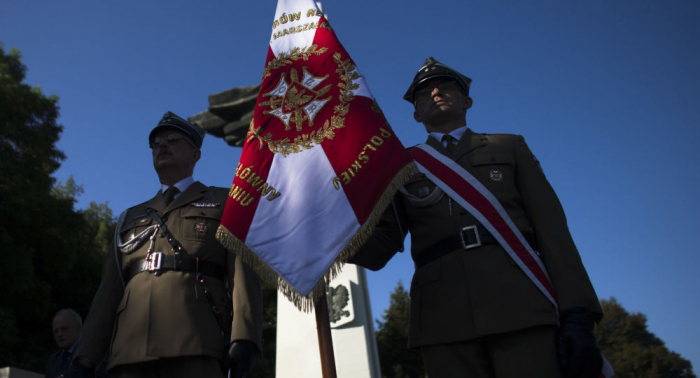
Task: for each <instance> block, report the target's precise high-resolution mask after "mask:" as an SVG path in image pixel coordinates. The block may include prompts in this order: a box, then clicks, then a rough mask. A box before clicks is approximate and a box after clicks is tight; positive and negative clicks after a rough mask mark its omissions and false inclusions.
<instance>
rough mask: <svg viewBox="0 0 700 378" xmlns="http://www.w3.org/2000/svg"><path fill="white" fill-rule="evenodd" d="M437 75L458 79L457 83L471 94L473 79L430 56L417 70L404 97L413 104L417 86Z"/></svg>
mask: <svg viewBox="0 0 700 378" xmlns="http://www.w3.org/2000/svg"><path fill="white" fill-rule="evenodd" d="M435 77H451V78H453V79H455V81H457V83H459V85H460V86H461V87H462V89H463V90H464V92H465V93H466V94H467V95H469V86H470V85H471V83H472V79H470V78H468V77H466V76H464V75H462V74H461V73H459V72H457V71H456V70H454V69H452V68H450V67H448V66H447V65H445V64H443V63H440V62H438V61H437V60H435V59H434V58H433V57H432V56H429V57H428V59H426V60H425V63H423V66H422V67H421V68H420V69H419V70H418V72H416V76H414V77H413V82H412V83H411V86H410V87H408V90H407V91H406V94H405V95H403V99H404V100H406V101H408V102H410V103H411V104H413V103H414V102H415V101H414V100H415V99H414V98H413V92H414V91H415V90H416V87H417V86H419V85H420V84H421V83H423V82H425V81H426V80H429V79H432V78H435Z"/></svg>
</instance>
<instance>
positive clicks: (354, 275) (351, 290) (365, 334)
mask: <svg viewBox="0 0 700 378" xmlns="http://www.w3.org/2000/svg"><path fill="white" fill-rule="evenodd" d="M277 298H278V299H277V356H276V359H277V366H276V370H277V371H276V375H275V377H276V378H298V377H304V378H322V374H321V358H320V352H319V347H318V335H317V333H316V318H315V315H314V313H313V312H311V313H305V312H301V311H299V310H298V309H297V308H296V307H295V306H294V305H293V304H292V303H291V302H290V301H289V300H287V298H285V297H284V296H282V295H278V296H277ZM328 307H329V310H328V312H329V318H330V321H331V334H332V337H333V351H334V354H335V365H336V370H337V373H338V378H354V377H363V378H364V377H369V378H380V377H381V370H380V368H379V355H378V353H377V343H376V339H375V337H374V326H373V323H374V320H373V318H372V309H371V307H370V302H369V293H368V291H367V278H366V276H365V271H364V268H360V267H357V266H355V265H352V264H347V265H345V266H344V267H343V271H342V272H341V273H340V274H339V275H338V277H336V278H335V279H334V280H333V281H331V284H330V289H329V295H328Z"/></svg>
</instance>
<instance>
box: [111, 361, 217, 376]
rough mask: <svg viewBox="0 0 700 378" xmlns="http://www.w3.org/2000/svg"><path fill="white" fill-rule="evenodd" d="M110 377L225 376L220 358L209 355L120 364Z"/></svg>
mask: <svg viewBox="0 0 700 378" xmlns="http://www.w3.org/2000/svg"><path fill="white" fill-rule="evenodd" d="M109 376H110V378H201V377H207V378H224V373H223V371H222V370H221V365H220V364H219V360H217V359H216V358H213V357H209V356H188V357H173V358H160V359H157V360H155V361H147V362H139V363H135V364H126V365H119V366H116V367H114V368H113V369H111V370H110V371H109Z"/></svg>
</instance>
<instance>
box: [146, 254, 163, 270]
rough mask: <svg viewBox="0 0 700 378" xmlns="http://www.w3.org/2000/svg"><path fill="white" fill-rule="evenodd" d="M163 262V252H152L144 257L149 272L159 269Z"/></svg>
mask: <svg viewBox="0 0 700 378" xmlns="http://www.w3.org/2000/svg"><path fill="white" fill-rule="evenodd" d="M162 263H163V252H152V253H150V255H149V256H148V258H147V259H146V268H147V269H148V271H149V272H154V271H157V270H160V268H161V265H162Z"/></svg>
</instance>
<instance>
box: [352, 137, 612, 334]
mask: <svg viewBox="0 0 700 378" xmlns="http://www.w3.org/2000/svg"><path fill="white" fill-rule="evenodd" d="M427 144H428V145H430V146H432V147H433V148H435V149H436V150H438V151H440V152H441V153H443V154H444V155H446V156H449V157H450V158H452V159H453V160H455V161H456V162H457V163H459V164H460V165H461V166H462V167H464V168H465V169H466V170H467V171H468V172H469V173H471V174H472V175H474V177H476V178H477V179H478V180H479V181H480V182H481V183H482V184H484V186H486V188H487V189H489V190H490V191H491V193H493V195H494V196H495V197H496V199H498V201H499V202H500V203H501V204H502V205H503V207H504V208H505V210H506V212H507V213H508V215H509V216H510V217H511V219H512V220H513V222H514V223H515V225H516V226H517V227H518V229H519V230H520V231H521V232H522V233H523V235H524V236H525V237H526V239H528V240H531V241H532V243H533V244H534V245H533V248H534V249H535V250H536V251H538V253H539V254H540V257H541V258H542V260H543V261H544V264H545V266H546V268H547V271H548V273H549V276H550V278H551V280H552V283H553V286H554V290H555V293H556V295H557V297H558V301H559V309H560V310H566V309H569V308H573V307H584V308H587V309H589V310H591V311H593V312H595V313H600V312H601V310H600V306H599V303H598V298H597V296H596V294H595V291H594V290H593V287H592V285H591V283H590V280H589V278H588V275H587V273H586V271H585V269H584V267H583V264H582V263H581V258H580V256H579V254H578V251H577V250H576V246H575V245H574V242H573V240H572V238H571V235H570V233H569V230H568V226H567V223H566V217H565V215H564V211H563V209H562V207H561V204H560V203H559V200H558V198H557V196H556V194H555V193H554V190H553V189H552V187H551V186H550V185H549V183H548V182H547V179H546V178H545V176H544V173H543V172H542V170H541V169H540V166H539V163H538V162H537V161H536V159H535V158H534V156H533V155H532V153H531V152H530V149H529V148H528V147H527V145H526V144H525V140H524V139H523V137H522V136H519V135H509V134H476V133H474V132H472V131H471V130H467V131H466V132H465V134H464V136H463V137H462V139H460V141H459V143H458V144H457V146H456V150H455V152H454V153H453V155H452V156H450V154H449V153H448V152H447V150H446V149H445V148H444V147H443V146H442V144H440V142H438V141H437V140H435V139H434V138H428V141H427ZM404 188H405V190H406V192H407V193H408V194H410V195H412V196H415V197H416V198H429V197H431V193H433V191H435V190H436V186H435V184H433V183H432V182H431V181H430V180H428V179H427V178H426V177H425V176H424V175H423V174H420V173H419V174H417V175H415V176H413V177H412V178H411V179H410V180H409V181H408V182H407V183H406V184H405V185H404ZM438 190H439V189H438ZM395 205H396V210H397V211H396V215H394V212H393V211H387V212H386V213H385V214H384V215H383V217H382V220H381V221H380V224H379V225H378V226H377V228H376V229H375V231H374V233H373V234H372V237H371V238H370V240H369V242H368V243H367V244H365V246H364V247H363V248H362V250H360V252H358V254H357V255H356V256H355V257H354V258H353V259H351V262H354V263H357V264H359V265H363V266H365V267H367V268H369V269H373V270H377V269H380V268H381V267H383V266H384V265H385V264H386V262H387V261H388V260H389V259H390V258H391V257H392V256H393V255H394V254H395V253H396V252H397V250H398V249H399V248H401V245H402V243H403V238H404V236H405V234H406V232H407V231H410V233H411V253H412V256H413V258H414V260H415V259H416V256H417V255H419V254H421V253H422V252H423V251H424V250H425V248H427V247H429V246H432V245H434V244H436V243H437V242H439V241H441V240H443V239H445V238H447V237H449V236H452V235H457V234H458V233H459V232H460V230H461V229H462V228H463V227H466V226H471V225H475V224H477V225H478V224H479V222H478V221H477V220H476V219H475V218H474V217H472V216H471V214H469V213H468V212H467V211H466V210H465V209H463V208H462V207H461V206H459V205H458V204H457V203H456V202H455V201H451V200H450V199H449V198H448V197H447V195H442V196H433V199H432V200H430V201H425V202H424V203H418V202H417V201H415V200H411V199H410V198H409V196H406V195H405V194H402V193H399V194H398V195H397V196H396V198H395ZM390 210H391V208H390ZM397 218H398V219H399V220H400V225H399V224H397V223H398V222H397ZM397 230H401V231H397ZM410 294H411V324H410V336H409V346H411V347H417V346H422V345H430V344H443V343H450V342H457V341H464V340H470V339H474V338H477V337H480V336H484V335H489V334H496V333H504V332H509V331H515V330H520V329H524V328H528V327H533V326H537V325H547V324H549V325H556V324H557V314H556V311H555V308H554V306H553V305H552V304H551V303H550V302H549V301H548V300H547V298H546V297H545V296H544V295H543V294H542V293H541V292H540V291H539V290H538V289H537V287H536V286H535V285H534V284H533V283H532V282H531V281H530V280H529V279H528V278H527V276H526V275H525V274H524V273H523V272H522V271H521V270H520V268H519V267H518V266H517V265H516V264H515V262H514V261H513V260H512V259H511V258H510V257H509V256H508V255H507V253H506V252H505V251H504V250H503V248H501V247H500V246H499V245H498V244H485V245H483V246H481V247H478V248H475V249H469V250H463V249H457V250H456V251H453V252H451V253H448V254H445V255H443V256H442V257H439V258H437V259H435V260H432V261H430V262H429V263H427V264H425V265H424V266H423V267H421V268H420V269H418V270H417V271H416V272H415V273H414V276H413V280H412V282H411V288H410Z"/></svg>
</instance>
